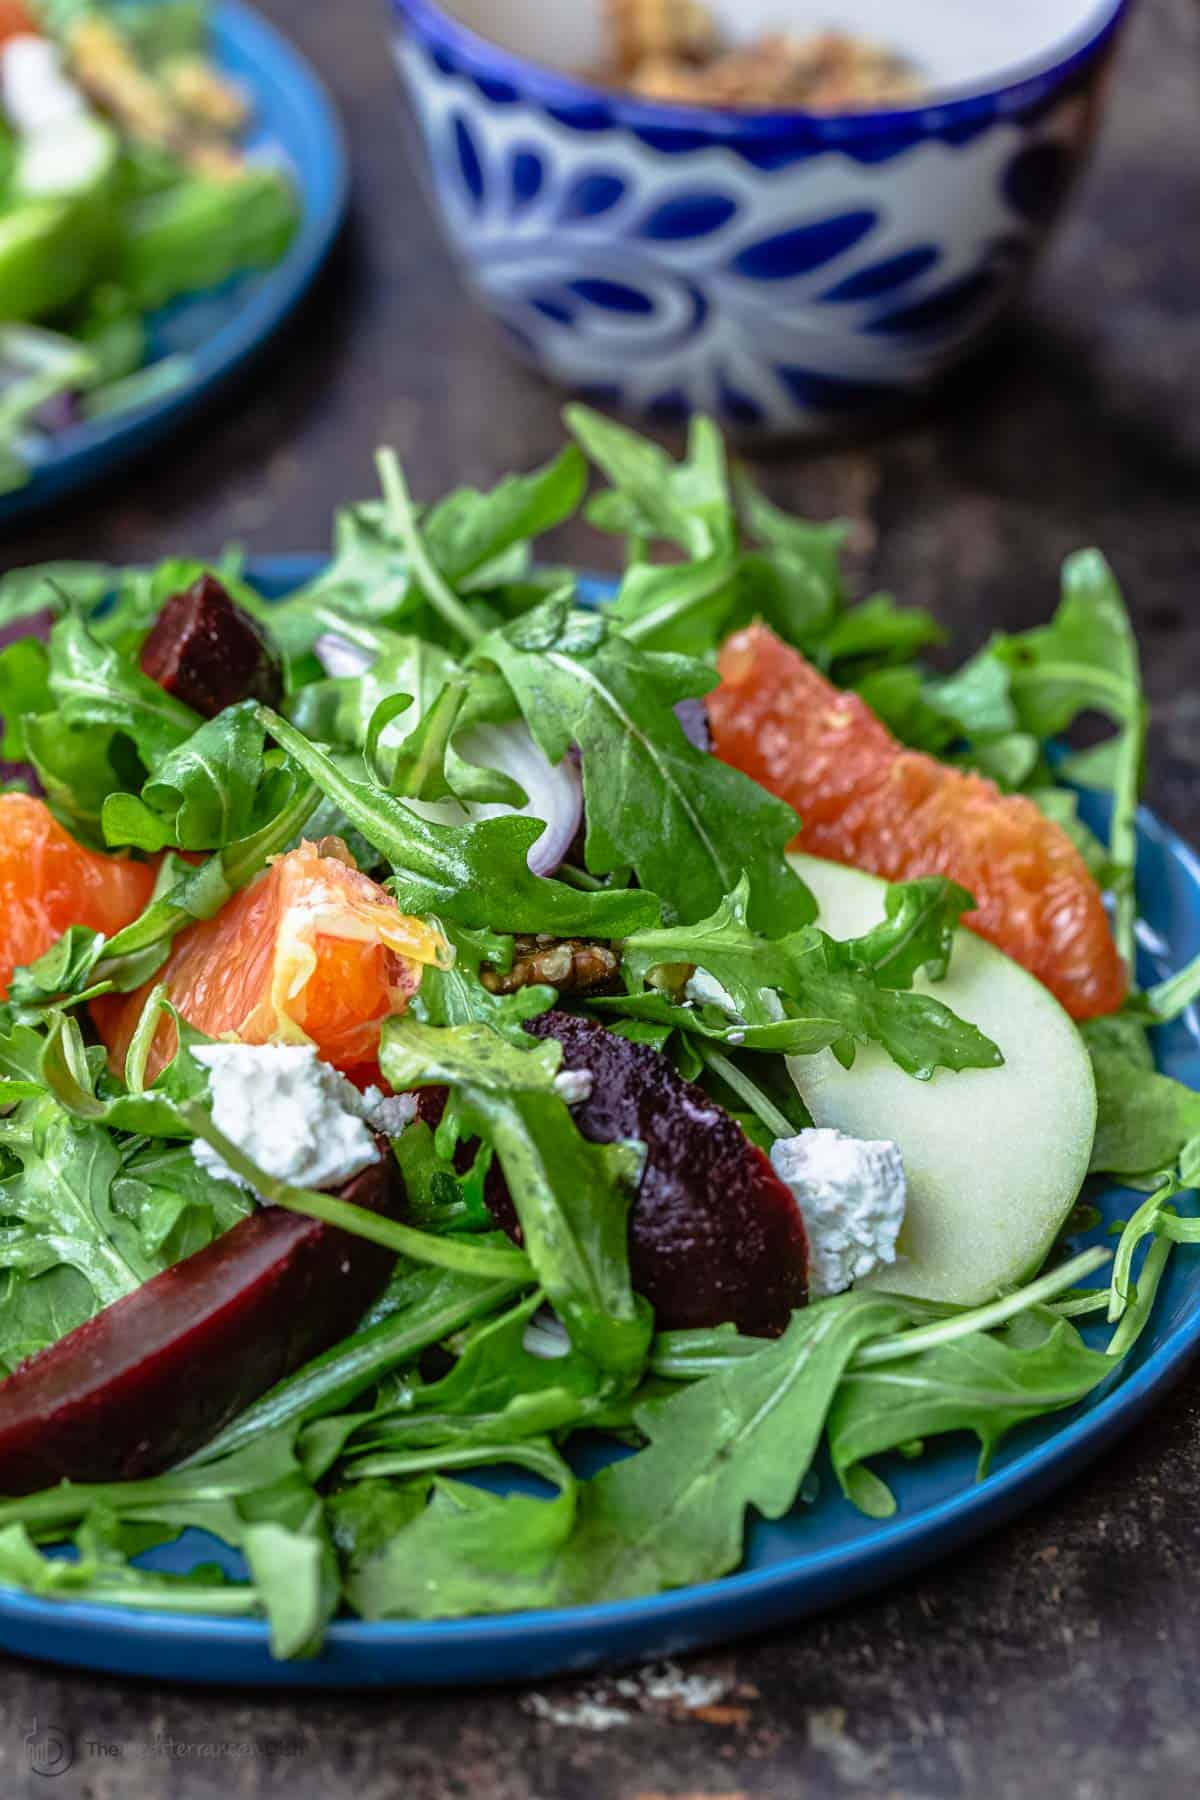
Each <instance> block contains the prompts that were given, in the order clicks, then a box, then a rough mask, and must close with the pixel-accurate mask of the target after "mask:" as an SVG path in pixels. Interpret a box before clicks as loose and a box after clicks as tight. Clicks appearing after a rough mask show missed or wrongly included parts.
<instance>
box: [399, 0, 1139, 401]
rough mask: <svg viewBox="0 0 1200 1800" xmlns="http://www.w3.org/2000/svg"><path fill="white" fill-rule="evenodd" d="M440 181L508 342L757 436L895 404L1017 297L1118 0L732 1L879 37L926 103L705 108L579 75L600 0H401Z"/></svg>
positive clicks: (730, 19) (757, 26) (1040, 240)
mask: <svg viewBox="0 0 1200 1800" xmlns="http://www.w3.org/2000/svg"><path fill="white" fill-rule="evenodd" d="M392 4H393V8H394V12H395V14H396V17H397V19H398V21H399V26H400V29H399V31H398V33H397V55H398V59H399V63H400V68H401V70H402V72H403V75H404V78H405V80H406V82H407V84H408V88H409V91H410V93H411V96H412V100H413V106H414V110H415V113H416V117H417V120H418V123H419V127H420V135H421V139H422V142H423V145H424V150H425V155H426V159H427V162H428V168H429V171H430V174H431V178H432V191H433V194H434V197H435V200H436V204H437V206H438V209H439V210H440V213H441V216H442V219H443V221H444V224H445V228H446V231H447V233H448V236H449V239H450V243H451V246H452V248H453V250H454V252H455V255H456V257H457V259H458V261H459V263H460V265H461V267H462V269H463V272H464V274H465V276H466V278H467V280H468V281H469V283H470V284H471V286H472V288H473V289H474V290H475V292H476V293H477V294H478V296H479V298H480V299H481V300H482V302H483V304H484V305H485V306H486V307H487V308H488V310H489V311H490V312H491V313H493V314H494V316H495V317H496V318H497V319H498V320H499V322H500V323H501V325H502V326H503V327H504V329H505V331H506V332H507V334H508V336H509V338H510V340H511V341H512V342H513V344H514V345H515V346H516V347H517V348H518V349H519V350H520V352H521V353H522V354H523V355H525V356H526V357H527V358H528V359H529V360H531V361H532V362H533V363H535V364H536V365H537V367H538V368H540V369H541V370H542V371H544V372H545V373H546V374H547V375H550V376H551V377H553V378H554V379H556V380H558V381H560V382H562V383H564V384H565V385H566V386H568V387H570V388H572V389H574V390H575V391H576V392H577V393H581V394H583V395H584V396H587V397H590V398H592V399H594V400H596V401H598V402H600V403H607V404H611V405H615V406H619V407H622V408H624V409H626V410H629V411H632V412H635V413H638V414H641V415H642V416H643V417H646V418H648V419H650V420H658V421H660V422H670V421H673V420H676V419H678V418H681V417H682V416H684V415H686V414H687V413H689V412H691V411H693V410H697V409H699V410H703V411H706V412H710V413H714V414H716V415H717V416H718V417H719V418H720V419H721V420H722V421H723V422H724V423H725V424H726V425H727V426H728V427H730V428H732V429H733V430H735V431H739V432H742V433H750V432H752V433H756V434H771V433H778V434H793V433H796V432H804V431H828V430H830V429H831V428H836V427H838V426H842V425H846V424H848V423H851V422H853V423H858V422H860V421H862V420H864V419H866V418H869V417H871V416H873V415H876V414H880V413H883V412H887V411H891V410H892V409H894V407H895V406H896V404H897V402H902V401H903V400H905V399H906V398H908V397H910V396H912V395H914V394H916V393H918V392H919V391H921V390H922V389H924V388H926V387H927V386H928V385H929V384H930V383H931V382H932V381H933V380H934V379H935V378H936V377H938V376H939V375H941V374H942V373H943V372H944V371H945V370H946V369H947V368H949V367H950V366H951V365H952V364H954V363H955V362H957V361H958V360H960V359H961V357H962V356H963V355H964V354H965V353H966V352H967V351H968V350H969V349H971V348H972V347H973V346H974V345H975V344H976V343H977V342H978V340H979V339H980V337H981V336H982V335H983V334H984V333H985V332H986V331H987V330H988V328H989V327H990V326H991V325H992V324H993V323H994V322H995V320H996V318H997V316H998V315H999V313H1000V312H1001V311H1002V310H1003V308H1004V307H1005V306H1006V304H1007V303H1008V302H1009V300H1010V299H1011V298H1012V297H1013V295H1014V294H1015V293H1016V291H1017V290H1018V288H1019V287H1020V285H1021V283H1022V281H1023V280H1024V278H1025V276H1026V275H1027V273H1028V271H1029V268H1030V266H1031V263H1032V261H1033V259H1034V257H1035V256H1036V254H1037V253H1038V251H1039V250H1040V249H1041V247H1042V245H1043V244H1044V243H1045V241H1046V238H1047V235H1048V233H1049V230H1050V227H1051V225H1052V223H1053V221H1054V219H1055V217H1056V215H1057V213H1058V211H1059V209H1060V207H1061V203H1062V201H1063V199H1064V197H1065V195H1066V193H1067V191H1068V189H1069V187H1070V184H1071V179H1072V177H1073V175H1074V174H1075V172H1076V170H1077V169H1078V167H1079V165H1080V163H1081V160H1082V158H1083V156H1084V153H1085V151H1086V149H1087V147H1088V145H1089V143H1090V141H1091V139H1092V137H1093V135H1094V132H1095V128H1096V125H1097V123H1098V120H1099V115H1100V111H1101V100H1102V95H1103V92H1104V77H1105V73H1106V70H1107V68H1108V66H1109V63H1110V58H1111V53H1112V50H1113V48H1114V46H1115V42H1116V38H1117V33H1118V30H1119V27H1120V25H1121V22H1122V19H1123V17H1124V15H1125V13H1126V12H1127V11H1128V8H1129V5H1130V4H1131V0H1003V4H996V3H995V0H992V3H990V4H989V0H906V4H905V5H904V6H903V7H897V8H896V9H895V11H896V15H897V16H896V18H895V20H894V21H893V19H892V17H891V12H892V8H891V7H890V6H887V5H886V4H882V5H881V3H880V0H837V4H836V6H831V5H829V0H788V3H787V4H785V3H784V0H723V3H722V4H718V5H716V6H715V7H714V8H713V10H714V12H715V13H716V14H717V16H718V19H719V20H720V23H721V25H722V27H723V28H724V29H725V31H726V32H727V34H728V35H729V36H731V37H736V38H745V37H748V36H753V35H756V34H757V33H758V32H759V31H760V30H763V29H766V28H771V27H775V28H777V27H778V26H779V24H780V22H781V20H784V21H786V23H787V24H788V26H789V27H794V28H795V29H797V30H803V29H805V28H808V27H814V28H815V27H819V26H820V25H822V24H824V23H827V22H828V21H829V19H830V17H831V15H835V16H836V21H837V23H838V24H839V25H841V26H844V27H845V28H847V29H849V30H851V31H859V32H862V33H863V34H864V35H867V36H877V37H883V38H885V39H886V40H887V41H888V42H889V43H890V44H892V45H894V46H895V47H896V48H898V49H900V50H901V51H903V52H905V53H907V54H908V55H909V56H911V57H912V59H913V60H914V62H915V63H916V64H917V65H918V66H919V67H920V68H922V69H923V70H924V71H925V72H926V73H927V74H928V76H929V77H930V79H931V81H932V83H933V84H934V85H933V87H932V89H931V93H930V97H929V99H928V101H927V102H926V103H925V104H923V105H921V106H919V107H914V108H908V109H903V110H901V109H896V110H891V111H886V112H873V113H847V114H839V115H831V116H821V115H816V114H810V113H801V112H786V113H753V112H743V111H735V110H719V109H715V108H714V109H707V108H706V109H698V108H693V107H683V106H675V105H667V104H663V103H658V102H651V101H646V100H641V99H637V98H634V97H632V96H629V95H625V94H620V93H616V92H610V91H609V90H607V89H605V88H603V87H601V86H597V85H595V84H593V83H590V82H588V81H586V80H583V79H580V78H579V77H578V76H576V75H573V74H570V73H566V72H564V71H569V70H571V69H586V68H588V67H594V66H595V65H596V63H597V62H598V60H599V59H600V56H601V54H602V37H601V14H602V0H447V3H446V4H445V5H439V4H435V0H392Z"/></svg>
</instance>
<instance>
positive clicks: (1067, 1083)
mask: <svg viewBox="0 0 1200 1800" xmlns="http://www.w3.org/2000/svg"><path fill="white" fill-rule="evenodd" d="M790 860H791V862H792V865H793V867H794V868H795V869H796V870H797V872H798V873H799V874H800V876H801V877H802V878H803V879H804V881H806V882H807V883H808V885H809V887H810V888H811V889H812V891H813V893H814V894H815V895H816V898H817V901H818V903H819V905H820V909H821V912H820V920H819V923H820V924H821V926H822V927H823V929H824V930H826V931H828V932H829V933H830V934H831V935H832V936H834V937H839V938H844V937H856V936H858V935H859V934H860V933H862V932H864V931H867V930H869V929H870V928H871V926H873V925H875V924H877V923H878V922H879V920H880V919H881V918H882V917H883V894H884V891H885V887H886V884H885V883H884V882H882V881H878V880H876V878H875V877H874V876H873V875H866V874H864V873H863V872H862V871H861V870H860V869H847V868H843V867H842V866H841V865H840V864H839V863H832V862H826V861H824V860H821V859H819V858H817V857H811V856H793V857H792V858H791V859H790ZM918 986H921V987H923V988H924V989H925V990H926V991H927V992H930V993H932V994H934V995H936V997H937V998H938V999H939V1000H943V1001H944V1002H945V1004H946V1005H947V1006H949V1007H951V1008H952V1009H953V1010H954V1011H955V1012H956V1013H958V1014H959V1015H960V1016H961V1017H962V1018H964V1019H970V1020H971V1021H972V1022H973V1023H974V1024H976V1025H978V1026H979V1028H980V1030H981V1031H984V1032H986V1033H987V1035H988V1036H989V1037H990V1038H992V1039H993V1041H994V1042H995V1043H997V1044H998V1045H999V1046H1000V1049H1001V1050H1002V1051H1003V1053H1004V1066H1003V1067H1002V1068H999V1069H964V1070H962V1071H961V1072H959V1073H955V1072H954V1071H953V1070H949V1069H939V1070H938V1072H937V1074H936V1075H935V1076H934V1077H933V1079H932V1081H916V1080H914V1079H913V1077H912V1076H911V1075H906V1074H905V1073H904V1071H903V1070H902V1069H899V1068H897V1067H896V1064H895V1063H894V1062H892V1060H891V1059H890V1057H888V1056H887V1054H886V1053H885V1052H884V1051H883V1050H881V1049H879V1048H877V1047H876V1046H874V1045H871V1046H868V1047H866V1048H862V1047H860V1048H859V1050H858V1053H857V1055H856V1056H855V1059H854V1066H853V1068H851V1069H843V1068H842V1067H841V1066H840V1064H839V1063H838V1062H837V1059H836V1058H835V1057H834V1055H833V1053H832V1051H829V1050H823V1051H822V1052H821V1053H820V1054H819V1055H817V1056H795V1057H791V1058H789V1060H788V1068H789V1071H790V1073H791V1076H792V1079H793V1081H794V1082H795V1083H796V1086H797V1088H798V1089H799V1091H800V1093H801V1095H802V1096H803V1099H804V1101H805V1104H806V1105H807V1107H808V1109H809V1112H810V1113H811V1114H812V1118H813V1122H814V1124H816V1125H826V1126H835V1127H836V1128H837V1129H838V1130H840V1131H844V1132H847V1133H849V1134H850V1135H851V1136H853V1137H861V1138H891V1139H893V1140H894V1142H895V1143H897V1144H898V1145H899V1146H900V1152H901V1155H902V1156H903V1158H904V1168H905V1173H906V1175H907V1177H908V1211H907V1214H906V1217H905V1222H904V1227H903V1229H902V1231H901V1233H900V1243H899V1251H900V1255H901V1257H902V1258H903V1260H902V1261H897V1262H896V1263H895V1264H894V1265H892V1266H891V1267H889V1268H887V1269H883V1270H881V1271H880V1272H879V1273H878V1274H877V1275H875V1276H873V1277H872V1280H871V1283H870V1285H873V1286H875V1287H880V1288H888V1289H890V1290H892V1291H893V1292H899V1293H907V1294H915V1295H919V1296H921V1297H922V1298H925V1299H930V1300H945V1301H953V1302H956V1303H958V1304H961V1305H964V1306H974V1305H978V1304H979V1303H980V1302H982V1301H985V1300H990V1299H992V1298H993V1297H994V1296H995V1295H997V1294H1002V1293H1005V1292H1007V1291H1008V1290H1010V1289H1011V1288H1014V1287H1016V1286H1019V1285H1020V1283H1021V1282H1022V1281H1024V1280H1026V1279H1028V1277H1029V1276H1030V1275H1031V1274H1033V1273H1034V1271H1035V1270H1036V1269H1037V1268H1038V1267H1039V1266H1040V1264H1041V1263H1042V1262H1043V1260H1044V1259H1045V1257H1046V1254H1047V1252H1048V1251H1049V1249H1050V1246H1051V1245H1052V1244H1053V1242H1054V1240H1055V1238H1056V1237H1057V1235H1058V1233H1059V1232H1060V1230H1061V1229H1062V1225H1063V1221H1064V1220H1065V1219H1066V1216H1067V1214H1068V1213H1069V1212H1070V1210H1071V1208H1072V1206H1073V1205H1074V1204H1075V1201H1076V1199H1077V1197H1078V1194H1079V1189H1080V1186H1081V1185H1082V1182H1083V1179H1084V1176H1085V1175H1086V1174H1087V1169H1088V1162H1089V1160H1090V1157H1091V1151H1092V1140H1093V1138H1094V1136H1095V1131H1096V1086H1095V1082H1094V1080H1093V1077H1092V1065H1091V1059H1090V1058H1089V1056H1088V1054H1087V1051H1086V1049H1085V1048H1084V1044H1083V1039H1082V1038H1081V1037H1080V1035H1079V1032H1078V1031H1077V1030H1076V1028H1075V1025H1074V1023H1073V1022H1072V1020H1071V1019H1070V1018H1069V1017H1068V1016H1067V1014H1066V1013H1065V1012H1064V1011H1063V1009H1062V1007H1061V1006H1060V1005H1059V1003H1058V1001H1057V1000H1056V999H1055V998H1054V996H1053V995H1052V994H1051V993H1050V992H1049V991H1048V990H1047V989H1046V988H1044V987H1043V986H1042V984H1041V982H1040V981H1037V980H1036V979H1035V978H1034V977H1033V976H1032V975H1030V974H1028V973H1027V971H1026V970H1025V969H1023V968H1021V966H1020V965H1019V964H1018V963H1015V962H1013V960H1012V959H1011V957H1008V956H1005V955H1004V954H1003V952H1002V951H1000V950H997V949H995V948H994V947H993V946H992V945H991V944H988V943H985V942H984V940H983V939H982V938H979V937H976V936H975V935H974V933H973V932H970V931H960V932H959V933H958V936H957V941H956V943H955V947H954V954H953V956H952V958H951V961H950V971H949V974H948V975H947V977H946V979H945V981H941V982H937V983H935V984H929V983H926V982H925V980H924V977H919V978H918Z"/></svg>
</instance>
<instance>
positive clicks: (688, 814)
mask: <svg viewBox="0 0 1200 1800" xmlns="http://www.w3.org/2000/svg"><path fill="white" fill-rule="evenodd" d="M476 654H477V656H479V657H485V658H487V659H489V660H490V661H492V662H494V663H495V664H496V665H497V667H498V668H499V669H500V671H501V672H502V674H503V675H504V676H505V677H506V679H507V680H508V682H509V685H510V686H511V688H512V690H513V692H514V694H515V695H516V697H517V700H518V702H519V704H520V706H521V710H522V712H523V713H524V715H525V718H526V721H527V723H528V725H529V729H530V730H531V732H532V733H533V735H534V737H535V739H536V740H537V742H538V744H539V745H540V747H541V749H542V750H543V751H544V753H545V755H546V756H547V758H548V759H549V760H550V762H552V763H558V762H560V761H561V760H562V758H563V757H564V756H566V755H567V754H568V752H569V751H570V749H571V748H572V746H578V748H579V750H580V752H581V755H582V762H583V784H584V803H585V807H586V812H587V841H586V845H585V857H586V861H587V866H588V869H589V870H590V871H591V873H592V874H593V875H597V876H602V875H611V874H612V873H614V872H615V871H616V870H618V869H623V868H629V867H632V868H633V869H634V870H635V871H636V873H637V876H638V880H639V882H640V883H641V885H642V887H644V888H646V889H648V890H649V891H650V892H652V893H654V894H657V895H658V897H659V899H660V900H661V901H662V903H663V906H664V909H665V910H666V913H667V915H668V917H669V918H672V919H681V920H683V921H684V922H690V921H692V920H695V919H697V918H703V917H704V915H705V914H706V913H708V912H710V911H712V909H713V908H715V907H716V906H717V905H718V904H719V903H720V901H721V899H722V897H723V896H724V895H725V894H727V893H729V892H730V891H731V890H732V889H733V888H734V887H735V886H736V885H737V882H738V879H739V876H740V875H741V874H742V872H743V871H745V872H746V873H747V874H748V875H749V876H750V880H751V886H752V893H753V905H754V908H755V909H756V914H757V920H758V921H761V922H762V923H763V924H764V925H765V924H766V923H767V922H768V921H769V922H770V923H771V925H772V926H773V928H774V929H775V930H777V931H780V930H786V929H788V928H789V927H792V926H794V925H799V924H803V923H805V922H806V921H807V919H808V918H809V917H811V913H812V903H811V899H810V897H809V895H808V893H807V890H806V889H805V887H804V885H803V883H802V882H801V881H800V880H799V879H798V877H797V876H795V875H794V874H793V873H792V871H791V869H790V868H789V867H788V864H787V862H786V861H785V859H784V856H783V851H784V848H785V846H786V845H787V843H788V841H789V839H790V838H791V837H793V836H794V834H795V830H796V819H795V815H794V814H793V813H792V811H791V809H790V807H787V806H785V805H784V804H783V802H782V801H779V800H776V799H774V798H773V796H771V795H769V794H767V793H766V792H765V791H764V790H763V789H762V788H760V787H758V786H757V785H756V784H755V783H754V782H752V781H750V780H748V779H747V777H746V776H744V775H742V774H740V773H739V772H738V771H737V770H735V769H731V768H728V767H727V766H726V765H725V764H724V763H721V762H718V761H717V760H716V758H715V757H711V756H708V755H706V754H705V753H704V752H703V751H701V750H698V749H697V748H696V746H695V745H694V744H692V743H691V742H690V741H689V740H688V738H687V737H686V735H685V734H684V731H683V728H682V726H681V725H680V723H679V720H678V719H677V717H676V716H675V711H674V709H675V707H676V705H677V704H678V703H679V702H680V701H681V700H687V699H692V698H695V697H697V696H698V695H701V694H704V693H707V692H708V690H709V689H710V688H711V687H712V685H713V676H712V673H711V671H710V670H708V669H707V668H705V667H704V665H703V664H699V663H695V662H692V661H690V660H689V659H687V658H684V657H680V656H674V655H664V654H659V653H657V652H650V651H645V650H641V649H639V648H638V647H637V646H636V645H632V644H630V643H629V642H628V640H627V639H626V638H625V637H623V636H622V635H621V634H620V633H618V632H615V631H613V630H611V629H610V628H609V627H608V625H607V624H606V623H605V621H604V620H602V619H600V618H598V617H596V616H595V615H594V614H587V613H581V612H578V611H575V610H573V609H572V608H571V607H570V606H569V604H568V603H566V602H565V601H558V600H550V601H547V602H545V603H544V604H543V605H542V606H540V607H538V608H537V609H536V610H535V611H533V612H532V613H530V614H528V615H527V616H526V617H525V618H523V619H521V620H520V621H518V622H517V623H516V624H514V625H512V626H509V627H508V628H507V629H506V630H505V631H503V632H495V633H493V634H492V635H491V636H489V637H488V638H486V639H484V641H483V642H482V643H481V644H480V645H479V646H478V649H477V652H476ZM493 922H495V921H493ZM756 922H757V921H756Z"/></svg>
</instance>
